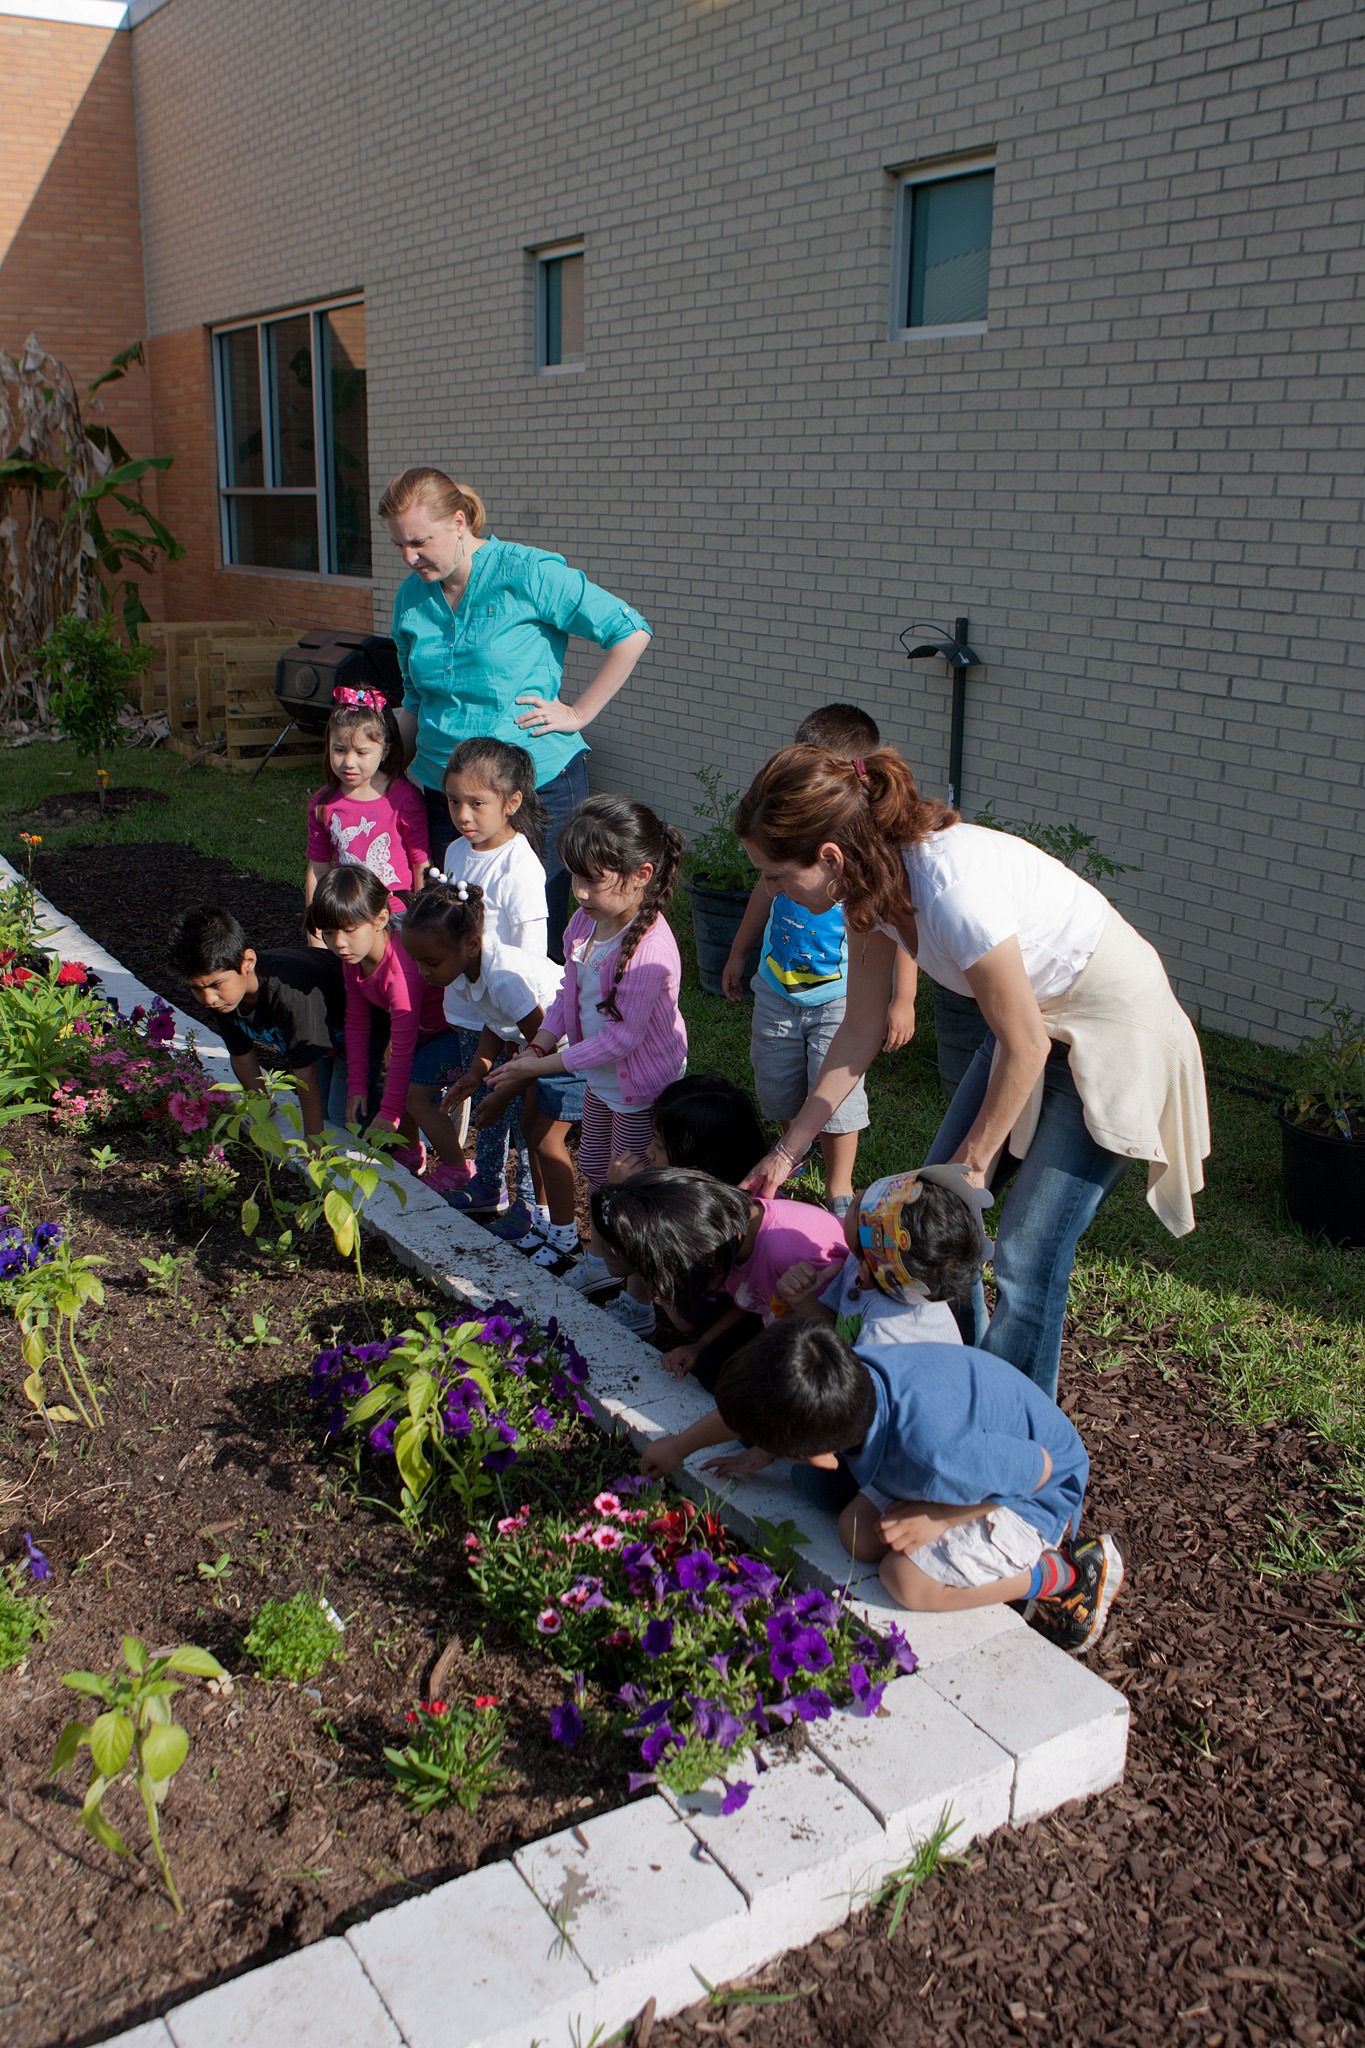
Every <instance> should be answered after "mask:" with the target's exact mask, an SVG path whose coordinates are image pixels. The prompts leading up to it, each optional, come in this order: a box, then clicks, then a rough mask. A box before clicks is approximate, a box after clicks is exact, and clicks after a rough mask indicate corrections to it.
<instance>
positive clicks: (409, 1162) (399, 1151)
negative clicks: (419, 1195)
mask: <svg viewBox="0 0 1365 2048" xmlns="http://www.w3.org/2000/svg"><path fill="white" fill-rule="evenodd" d="M389 1157H390V1158H391V1159H392V1161H393V1163H394V1165H395V1166H405V1167H406V1168H407V1170H408V1172H409V1173H420V1172H421V1171H422V1168H423V1167H424V1166H425V1165H426V1163H427V1148H426V1146H425V1145H399V1146H397V1147H396V1148H395V1150H394V1151H393V1152H391V1153H390V1154H389Z"/></svg>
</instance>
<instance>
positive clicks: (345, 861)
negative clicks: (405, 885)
mask: <svg viewBox="0 0 1365 2048" xmlns="http://www.w3.org/2000/svg"><path fill="white" fill-rule="evenodd" d="M375 823H376V820H375V819H373V818H362V819H361V820H360V822H359V824H356V825H343V824H341V823H340V822H339V821H338V820H337V819H336V818H333V819H332V822H331V832H332V844H333V846H335V848H336V851H337V863H338V865H339V866H340V867H344V868H369V869H370V871H371V872H372V873H373V874H375V875H377V876H378V877H379V879H380V881H381V882H382V883H383V884H384V886H385V888H386V889H397V888H399V887H400V886H401V878H400V876H399V874H398V871H397V869H396V868H395V867H394V865H393V862H392V860H391V859H390V858H389V856H390V854H391V853H392V851H393V841H392V839H391V837H390V836H389V834H388V833H387V832H380V833H379V834H378V835H377V836H376V837H375V838H373V839H372V840H371V841H370V843H369V845H368V846H367V847H366V849H365V852H364V854H363V856H361V857H360V858H357V857H356V855H355V854H353V853H352V852H351V850H350V848H351V841H352V840H353V839H356V838H358V837H359V835H360V834H361V833H362V832H373V831H374V828H375Z"/></svg>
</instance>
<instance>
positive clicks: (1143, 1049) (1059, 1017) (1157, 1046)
mask: <svg viewBox="0 0 1365 2048" xmlns="http://www.w3.org/2000/svg"><path fill="white" fill-rule="evenodd" d="M1038 1007H1039V1009H1040V1010H1041V1011H1042V1015H1043V1022H1044V1023H1045V1024H1046V1026H1047V1031H1048V1036H1049V1038H1054V1039H1056V1040H1057V1041H1058V1042H1059V1043H1060V1044H1062V1045H1065V1046H1069V1047H1070V1052H1069V1055H1068V1062H1069V1065H1070V1068H1071V1078H1072V1079H1073V1081H1074V1082H1075V1083H1076V1093H1077V1094H1078V1095H1079V1096H1080V1098H1081V1107H1082V1109H1083V1110H1084V1112H1085V1123H1086V1129H1087V1130H1088V1131H1089V1132H1090V1135H1091V1137H1092V1138H1093V1139H1094V1140H1095V1143H1096V1144H1097V1145H1103V1147H1104V1149H1105V1151H1106V1152H1117V1153H1118V1154H1119V1156H1120V1157H1121V1158H1124V1159H1146V1160H1149V1161H1150V1162H1151V1163H1150V1166H1149V1168H1148V1173H1147V1202H1148V1206H1149V1207H1150V1208H1151V1209H1152V1210H1153V1211H1154V1213H1155V1214H1156V1216H1157V1217H1158V1219H1159V1220H1160V1221H1161V1222H1162V1223H1164V1224H1165V1226H1166V1228H1167V1230H1169V1231H1170V1233H1171V1235H1172V1236H1173V1237H1184V1236H1185V1235H1186V1234H1187V1233H1188V1232H1189V1231H1191V1230H1193V1229H1194V1197H1195V1195H1197V1194H1198V1192H1199V1190H1200V1189H1201V1188H1202V1187H1203V1185H1204V1169H1203V1161H1204V1160H1205V1159H1206V1158H1207V1157H1208V1154H1209V1108H1208V1098H1207V1096H1206V1094H1205V1091H1204V1062H1203V1059H1202V1057H1201V1055H1200V1051H1199V1040H1198V1038H1197V1037H1196V1035H1195V1030H1194V1026H1193V1024H1191V1022H1190V1020H1189V1018H1188V1017H1187V1016H1186V1015H1185V1012H1184V1011H1183V1010H1182V1009H1181V1007H1180V1005H1179V1003H1178V1002H1177V1001H1176V999H1175V993H1174V991H1173V989H1172V988H1171V984H1170V982H1169V981H1168V980H1167V978H1166V970H1165V968H1164V967H1163V966H1162V964H1161V957H1160V955H1159V954H1158V953H1157V952H1156V950H1155V948H1154V947H1152V946H1149V945H1148V943H1147V941H1146V939H1144V938H1143V937H1142V936H1141V934H1140V933H1138V932H1135V931H1134V930H1133V927H1132V926H1131V925H1130V924H1129V923H1128V922H1127V921H1126V919H1124V918H1122V917H1120V915H1119V913H1118V912H1117V911H1116V910H1114V909H1112V908H1111V910H1110V913H1109V917H1108V919H1107V921H1106V923H1105V927H1104V930H1103V932H1102V933H1101V935H1100V940H1099V944H1098V945H1097V946H1096V948H1095V950H1094V952H1093V953H1092V954H1091V956H1090V958H1089V960H1088V961H1087V962H1086V964H1085V966H1084V967H1083V968H1082V969H1081V971H1080V973H1079V974H1078V975H1077V976H1076V979H1075V980H1074V981H1073V982H1072V984H1071V986H1070V988H1069V989H1067V990H1066V991H1065V993H1064V994H1062V995H1059V996H1049V997H1048V998H1047V999H1046V1000H1045V1001H1043V1002H1041V1003H1040V1004H1039V1005H1038ZM999 1056H1000V1049H999V1046H998V1045H997V1047H996V1058H997V1059H998V1058H999ZM1042 1101H1043V1081H1042V1076H1041V1075H1040V1076H1039V1078H1038V1082H1037V1085H1036V1087H1035V1088H1034V1090H1033V1094H1032V1095H1031V1097H1030V1098H1029V1101H1028V1103H1027V1105H1026V1106H1025V1109H1024V1111H1023V1113H1022V1115H1021V1116H1020V1117H1019V1119H1018V1121H1017V1122H1016V1124H1015V1126H1014V1129H1013V1130H1012V1131H1011V1132H1010V1136H1009V1149H1010V1151H1011V1152H1012V1153H1013V1154H1014V1157H1015V1158H1016V1159H1022V1158H1023V1157H1024V1155H1025V1153H1026V1152H1027V1151H1028V1148H1029V1145H1030V1143H1031V1141H1032V1138H1033V1133H1034V1131H1035V1130H1036V1129H1037V1125H1038V1115H1039V1111H1040V1110H1041V1108H1042Z"/></svg>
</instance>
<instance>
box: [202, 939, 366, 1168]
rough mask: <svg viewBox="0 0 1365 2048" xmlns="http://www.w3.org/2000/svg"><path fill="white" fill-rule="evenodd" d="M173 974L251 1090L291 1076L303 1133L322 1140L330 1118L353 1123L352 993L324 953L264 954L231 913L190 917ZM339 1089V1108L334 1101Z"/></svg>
mask: <svg viewBox="0 0 1365 2048" xmlns="http://www.w3.org/2000/svg"><path fill="white" fill-rule="evenodd" d="M167 953H168V955H169V958H170V963H171V966H172V967H173V968H174V969H175V971H176V973H177V974H179V975H180V976H181V977H182V979H183V980H184V981H185V982H186V983H187V984H188V986H189V987H190V989H192V991H193V992H194V994H195V995H196V996H197V997H198V999H199V1001H200V1002H201V1003H202V1004H203V1005H204V1008H205V1009H206V1010H212V1011H214V1012H215V1014H216V1015H217V1016H218V1017H219V1018H220V1019H221V1022H220V1023H219V1027H218V1028H219V1030H220V1032H221V1034H222V1038H223V1043H224V1044H225V1045H226V1047H227V1049H228V1053H229V1055H230V1057H231V1060H232V1071H233V1073H234V1074H235V1075H236V1076H237V1079H238V1080H239V1081H240V1082H241V1084H242V1086H243V1087H244V1088H257V1087H259V1086H260V1083H261V1075H262V1071H263V1070H268V1071H269V1072H271V1073H287V1074H288V1075H289V1076H290V1078H291V1079H292V1081H293V1083H294V1086H295V1087H296V1088H297V1090H298V1093H299V1106H300V1109H301V1110H302V1113H303V1128H304V1130H305V1132H306V1133H307V1135H308V1136H309V1137H316V1136H317V1135H318V1134H319V1133H320V1132H321V1130H322V1126H323V1122H324V1119H325V1118H326V1117H327V1116H328V1114H329V1110H330V1115H331V1121H332V1122H333V1123H338V1124H340V1123H343V1122H344V1121H345V1110H346V1103H345V1096H346V1085H345V1064H346V1063H345V1055H344V1051H343V1034H344V1027H345V1022H346V991H345V985H344V983H343V981H342V975H341V962H340V961H339V960H338V959H337V958H336V957H335V955H334V954H332V953H329V952H327V951H325V950H324V949H323V948H321V947H316V946H297V947H281V948H280V949H279V950H278V951H273V952H269V953H256V952H254V951H253V950H252V948H251V947H250V946H249V945H248V944H247V942H246V936H245V934H244V932H243V931H242V927H241V926H240V925H239V924H238V922H237V920H236V918H235V917H233V915H232V913H231V912H230V911H227V910H216V909H213V908H211V907H207V906H206V907H203V908H200V909H197V910H186V911H184V912H182V914H181V915H180V916H179V917H178V918H177V919H176V920H175V923H174V924H173V925H172V926H171V929H170V932H169V935H168V939H167ZM334 1082H335V1083H336V1089H335V1093H336V1101H335V1102H334V1103H331V1104H329V1096H331V1095H332V1093H333V1083H334Z"/></svg>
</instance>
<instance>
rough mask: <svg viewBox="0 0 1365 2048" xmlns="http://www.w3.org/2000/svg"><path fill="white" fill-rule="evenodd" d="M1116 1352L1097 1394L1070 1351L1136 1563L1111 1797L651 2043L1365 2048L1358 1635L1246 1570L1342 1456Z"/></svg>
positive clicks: (1313, 1599) (1119, 1648) (1122, 1606)
mask: <svg viewBox="0 0 1365 2048" xmlns="http://www.w3.org/2000/svg"><path fill="white" fill-rule="evenodd" d="M1102 1348H1103V1349H1104V1350H1105V1352H1106V1353H1110V1352H1112V1349H1113V1345H1112V1340H1109V1339H1106V1341H1105V1344H1104V1346H1103V1347H1102ZM1119 1348H1120V1350H1121V1353H1122V1356H1123V1359H1124V1363H1123V1364H1121V1365H1119V1366H1115V1367H1114V1368H1113V1369H1111V1370H1110V1371H1108V1372H1106V1373H1105V1374H1104V1376H1103V1377H1098V1376H1097V1375H1096V1373H1095V1372H1094V1370H1093V1369H1092V1368H1091V1367H1089V1366H1088V1365H1087V1364H1086V1363H1085V1361H1084V1357H1083V1354H1082V1349H1081V1347H1078V1346H1077V1345H1076V1344H1075V1343H1074V1342H1073V1343H1070V1344H1069V1345H1068V1347H1067V1356H1066V1361H1065V1366H1064V1377H1063V1386H1064V1388H1065V1387H1069V1388H1072V1389H1074V1390H1075V1397H1074V1401H1073V1402H1069V1404H1068V1405H1071V1406H1073V1407H1074V1412H1075V1419H1076V1421H1077V1424H1078V1426H1079V1427H1080V1429H1081V1430H1082V1432H1083V1434H1084V1436H1085V1439H1086V1442H1087V1444H1088V1445H1089V1448H1090V1453H1091V1459H1092V1465H1093V1478H1092V1485H1091V1491H1090V1495H1089V1500H1088V1516H1089V1524H1090V1526H1091V1527H1092V1528H1108V1529H1111V1530H1112V1531H1113V1532H1114V1534H1115V1535H1116V1536H1117V1537H1118V1539H1119V1542H1120V1544H1121V1546H1122V1548H1123V1551H1124V1555H1125V1557H1126V1559H1127V1561H1128V1572H1129V1578H1128V1582H1127V1584H1126V1585H1125V1587H1124V1590H1123V1593H1122V1594H1121V1596H1120V1598H1119V1600H1118V1602H1117V1603H1116V1605H1115V1607H1114V1609H1113V1613H1112V1615H1111V1618H1110V1622H1109V1627H1108V1629H1107V1631H1106V1633H1105V1636H1104V1638H1103V1640H1102V1641H1101V1643H1100V1644H1099V1646H1098V1647H1097V1649H1096V1650H1095V1651H1094V1652H1093V1653H1092V1656H1091V1658H1090V1660H1089V1661H1090V1662H1091V1664H1092V1667H1093V1668H1094V1669H1095V1670H1096V1671H1097V1672H1098V1673H1099V1674H1100V1675H1101V1676H1102V1677H1104V1678H1107V1679H1108V1680H1109V1681H1110V1682H1111V1683H1112V1684H1114V1685H1116V1686H1118V1687H1119V1688H1120V1690H1121V1691H1122V1692H1123V1693H1124V1694H1125V1695H1126V1697H1127V1698H1128V1700H1129V1701H1130V1703H1131V1706H1132V1713H1133V1723H1132V1736H1131V1742H1130V1748H1129V1761H1128V1772H1127V1777H1126V1779H1125V1781H1124V1783H1123V1785H1122V1786H1121V1787H1119V1788H1118V1789H1117V1790H1115V1791H1113V1792H1110V1793H1106V1794H1105V1795H1104V1796H1102V1797H1101V1798H1098V1799H1093V1800H1089V1801H1087V1802H1085V1803H1084V1804H1083V1805H1076V1806H1068V1807H1065V1808H1063V1809H1062V1811H1061V1812H1060V1813H1058V1814H1054V1815H1053V1816H1051V1817H1050V1818H1049V1819H1047V1820H1043V1821H1039V1822H1036V1823H1035V1824H1034V1825H1032V1826H1030V1827H1027V1828H1024V1829H1022V1830H1018V1831H1016V1830H1013V1829H1010V1830H1006V1831H1005V1832H1003V1833H1001V1834H998V1835H996V1836H994V1837H992V1838H991V1839H990V1840H988V1841H986V1842H984V1843H982V1844H981V1846H980V1847H979V1848H977V1849H974V1850H973V1851H972V1853H971V1867H970V1869H965V1870H963V1869H946V1870H944V1871H942V1872H940V1874H939V1875H938V1876H936V1877H935V1878H933V1879H931V1880H930V1882H929V1884H928V1885H927V1886H926V1888H925V1889H924V1890H923V1891H922V1892H920V1893H919V1894H918V1896H917V1897H916V1899H915V1900H914V1903H913V1904H912V1905H911V1906H910V1908H909V1910H908V1911H907V1913H906V1915H905V1918H904V1920H903V1921H902V1923H901V1926H900V1928H899V1930H898V1931H897V1933H896V1935H895V1938H894V1940H893V1941H891V1942H890V1943H888V1941H887V1927H888V1924H889V1917H890V1916H889V1914H888V1913H887V1912H886V1911H884V1910H871V1909H868V1910H864V1911H863V1912H862V1913H860V1914H858V1915H857V1916H856V1917H855V1918H853V1919H852V1920H850V1921H849V1923H848V1925H847V1927H846V1928H842V1929H840V1930H839V1931H838V1932H837V1933H835V1934H832V1935H830V1936H827V1937H826V1938H825V1939H824V1940H823V1941H819V1942H816V1943H815V1944H813V1946H811V1947H810V1948H808V1949H805V1950H802V1951H800V1952H798V1953H797V1954H794V1955H792V1956H790V1957H788V1958H787V1959H786V1960H785V1961H784V1962H783V1963H782V1964H781V1965H780V1966H778V1967H777V1968H776V1969H775V1970H774V1971H772V1972H771V1973H770V1975H765V1977H764V1980H763V1988H764V1989H765V1990H767V1991H774V1992H779V1993H781V1992H793V1993H795V1994H796V1995H795V1997H794V1998H792V2000H791V2002H790V2003H787V2004H783V2005H778V2006H762V2007H756V2006H752V2005H732V2006H730V2007H729V2009H728V2017H727V2016H726V2014H725V2013H724V2012H723V2011H722V2010H721V2009H720V2008H718V2007H716V2006H708V2005H705V2004H703V2005H698V2006H695V2007H693V2008H691V2009H690V2011H689V2012H688V2013H687V2014H685V2015H682V2016H680V2017H679V2018H678V2019H677V2020H674V2021H672V2022H670V2023H668V2024H667V2025H665V2024H663V2023H662V2022H661V2023H660V2024H659V2025H658V2026H656V2027H655V2029H654V2031H653V2042H652V2048H694V2044H696V2048H700V2043H701V2042H702V2041H703V2040H704V2039H711V2038H714V2036H715V2034H716V2033H717V2032H718V2031H719V2032H721V2033H724V2034H726V2035H727V2036H730V2037H733V2036H735V2035H737V2034H738V2033H739V2032H740V2031H741V2030H742V2035H743V2039H744V2041H745V2043H746V2044H748V2048H900V2044H902V2043H910V2042H924V2043H926V2044H928V2043H933V2044H934V2048H939V2044H941V2043H954V2044H961V2048H965V2044H970V2048H987V2044H991V2048H993V2044H994V2043H996V2042H1001V2041H1010V2040H1030V2039H1031V2040H1036V2041H1038V2042H1040V2043H1041V2042H1045V2043H1047V2044H1048V2048H1067V2044H1072V2043H1077V2044H1079V2043H1087V2044H1090V2043H1097V2044H1104V2048H1110V2044H1112V2048H1128V2044H1137V2043H1143V2044H1145V2043H1147V2042H1162V2043H1165V2042H1170V2043H1196V2042H1197V2043H1199V2044H1201V2048H1224V2044H1226V2048H1233V2044H1241V2043H1249V2044H1250V2048H1267V2044H1270V2043H1280V2042H1290V2041H1292V2042H1303V2043H1309V2042H1312V2043H1317V2042H1322V2043H1329V2042H1330V2043H1342V2044H1346V2043H1353V2042H1359V2041H1361V2040H1362V2039H1365V1980H1363V1979H1362V1975H1361V1962H1362V1954H1361V1944H1362V1938H1363V1937H1365V1886H1363V1885H1362V1870H1363V1869H1365V1864H1363V1863H1362V1857H1361V1848H1360V1844H1361V1838H1362V1830H1363V1829H1365V1788H1363V1787H1362V1780H1361V1758H1362V1756H1363V1755H1365V1716H1362V1711H1361V1675H1362V1665H1363V1662H1365V1660H1363V1659H1362V1644H1365V1623H1362V1626H1361V1629H1360V1630H1358V1631H1357V1630H1352V1629H1351V1628H1350V1627H1349V1626H1344V1625H1343V1604H1342V1593H1343V1582H1342V1580H1341V1578H1340V1577H1333V1576H1314V1577H1309V1578H1302V1579H1295V1580H1284V1581H1279V1582H1275V1581H1272V1580H1269V1579H1263V1578H1259V1577H1258V1576H1257V1575H1256V1573H1255V1571H1254V1569H1253V1565H1254V1561H1255V1559H1256V1558H1257V1556H1258V1555H1259V1554H1260V1552H1261V1550H1262V1548H1263V1544H1264V1539H1265V1534H1266V1523H1267V1517H1268V1516H1269V1515H1271V1514H1277V1515H1280V1516H1283V1517H1292V1516H1294V1515H1298V1516H1300V1517H1301V1518H1302V1519H1303V1521H1304V1522H1305V1523H1307V1524H1308V1525H1310V1526H1321V1524H1322V1522H1323V1521H1324V1519H1325V1518H1329V1517H1330V1504H1331V1502H1332V1500H1333V1499H1334V1498H1335V1497H1336V1494H1337V1493H1339V1492H1340V1490H1341V1489H1340V1488H1337V1489H1336V1490H1335V1492H1334V1488H1333V1476H1334V1473H1335V1472H1336V1470H1337V1469H1338V1467H1339V1460H1338V1458H1337V1457H1336V1454H1335V1453H1334V1452H1332V1451H1331V1450H1329V1449H1327V1448H1326V1447H1325V1446H1323V1445H1322V1444H1321V1443H1319V1442H1317V1441H1316V1440H1315V1439H1314V1438H1313V1437H1312V1436H1311V1435H1310V1434H1309V1433H1308V1432H1307V1431H1305V1430H1301V1429H1293V1428H1282V1427H1278V1426H1272V1427H1268V1428H1265V1429H1260V1430H1251V1429H1247V1428H1244V1427H1241V1426H1239V1425H1237V1424H1236V1423H1234V1422H1231V1421H1226V1420H1223V1419H1221V1418H1220V1416H1219V1414H1218V1413H1217V1403H1216V1402H1215V1401H1214V1400H1212V1399H1211V1398H1210V1390H1209V1388H1208V1386H1207V1383H1206V1382H1204V1381H1203V1380H1202V1378H1201V1377H1200V1375H1199V1373H1198V1371H1197V1369H1196V1368H1195V1367H1194V1366H1193V1365H1191V1364H1189V1363H1188V1362H1187V1361H1185V1360H1182V1359H1181V1358H1180V1357H1179V1356H1178V1355H1177V1354H1174V1353H1172V1352H1170V1351H1166V1352H1164V1353H1162V1352H1161V1349H1160V1338H1159V1335H1158V1338H1157V1340H1156V1342H1155V1343H1154V1342H1153V1340H1152V1338H1151V1337H1150V1335H1145V1334H1143V1333H1140V1332H1137V1331H1130V1332H1128V1333H1126V1341H1125V1342H1124V1343H1122V1344H1121V1346H1120V1347H1119ZM1156 1358H1159V1364H1157V1363H1154V1362H1153V1360H1154V1359H1156ZM1356 1602H1357V1607H1358V1608H1359V1607H1360V1606H1365V1602H1363V1601H1362V1600H1361V1598H1360V1588H1359V1587H1357V1588H1356ZM909 1633H910V1637H911V1640H912V1641H913V1639H914V1627H913V1622H912V1623H911V1624H910V1627H909Z"/></svg>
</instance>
